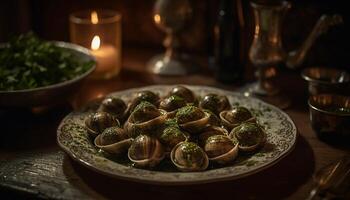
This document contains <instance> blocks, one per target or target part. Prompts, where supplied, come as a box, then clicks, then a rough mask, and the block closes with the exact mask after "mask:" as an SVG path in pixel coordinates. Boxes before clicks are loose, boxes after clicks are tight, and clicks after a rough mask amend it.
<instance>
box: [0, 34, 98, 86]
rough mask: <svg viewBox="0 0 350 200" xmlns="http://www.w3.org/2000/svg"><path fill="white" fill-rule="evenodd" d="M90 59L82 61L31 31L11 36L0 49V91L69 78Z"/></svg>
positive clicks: (76, 74)
mask: <svg viewBox="0 0 350 200" xmlns="http://www.w3.org/2000/svg"><path fill="white" fill-rule="evenodd" d="M93 64H94V62H92V61H91V62H82V61H80V60H79V58H78V57H77V56H76V55H74V54H73V53H72V51H70V50H67V49H63V48H61V47H58V46H56V45H55V44H54V43H52V42H48V41H44V40H41V39H39V38H38V37H36V36H35V35H34V34H33V33H28V34H25V35H20V36H17V37H14V38H13V39H11V40H10V42H9V43H8V44H7V45H6V46H4V47H2V48H0V90H5V91H10V90H22V89H32V88H37V87H43V86H47V85H52V84H56V83H60V82H64V81H67V80H71V79H73V78H75V77H77V76H79V75H81V74H83V73H85V72H86V71H88V70H89V69H91V67H92V65H93Z"/></svg>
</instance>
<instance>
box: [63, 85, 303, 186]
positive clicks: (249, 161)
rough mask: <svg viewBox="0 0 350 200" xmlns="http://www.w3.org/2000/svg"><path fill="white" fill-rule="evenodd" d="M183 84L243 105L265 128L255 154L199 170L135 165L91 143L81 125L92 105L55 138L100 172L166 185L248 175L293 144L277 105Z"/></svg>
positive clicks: (161, 90)
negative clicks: (104, 151) (225, 97)
mask: <svg viewBox="0 0 350 200" xmlns="http://www.w3.org/2000/svg"><path fill="white" fill-rule="evenodd" d="M185 86H186V87H188V88H189V89H191V90H192V91H193V92H194V93H195V94H196V95H198V96H204V95H205V94H208V93H216V94H223V95H226V96H227V97H228V99H229V101H230V103H231V104H232V105H240V106H245V107H247V108H248V109H250V110H251V111H252V113H253V114H254V115H255V117H256V118H257V119H258V121H259V123H260V124H262V125H263V126H264V128H265V130H266V133H267V143H266V144H265V146H264V147H263V148H262V149H261V150H260V151H259V152H257V153H255V154H252V155H244V156H241V155H239V156H238V158H237V159H236V161H235V162H234V163H233V164H232V165H229V166H224V167H220V168H211V169H207V170H206V171H202V172H179V171H159V170H158V171H157V170H147V169H138V168H134V167H131V166H129V165H126V164H125V163H118V162H116V161H115V160H113V159H110V158H109V157H106V156H105V154H104V153H101V151H99V150H98V149H97V148H96V147H95V146H94V144H93V143H92V141H91V139H90V138H89V136H88V133H87V131H86V130H85V125H84V120H85V118H86V117H87V116H88V115H89V114H91V113H92V112H93V109H88V108H86V109H84V110H81V111H75V112H72V113H70V114H69V115H67V116H66V117H65V118H64V119H63V120H62V122H61V124H60V125H59V127H58V130H57V142H58V144H59V146H60V147H61V148H62V149H63V150H64V151H65V152H66V153H67V154H68V155H69V156H71V157H72V158H73V159H74V160H76V161H78V162H79V163H81V164H83V165H85V166H87V167H88V168H90V169H92V170H94V171H97V172H100V173H102V174H104V175H108V176H112V177H116V178H120V179H125V180H130V181H137V182H146V183H153V184H168V185H171V184H173V185H174V184H198V183H208V182H214V181H222V180H232V179H237V178H241V177H244V176H248V175H251V174H253V173H256V172H258V171H261V170H263V169H266V168H268V167H270V166H272V165H273V164H275V163H277V162H278V161H279V160H281V159H282V158H283V157H285V156H286V155H287V154H288V153H289V152H290V151H292V149H293V148H294V145H295V142H296V138H297V129H296V127H295V125H294V123H293V121H292V120H291V118H290V117H289V116H288V115H287V114H286V113H284V112H283V111H281V110H280V109H278V108H277V107H275V106H273V105H270V104H267V103H265V102H263V101H260V100H258V99H255V98H251V97H244V96H242V95H241V94H239V93H235V92H231V91H226V90H221V89H217V88H212V87H207V86H191V85H185ZM173 87H174V86H173V85H154V86H148V87H143V88H134V89H129V90H124V91H118V92H114V93H111V94H109V95H108V96H116V97H120V98H122V99H123V100H125V101H129V100H130V99H131V97H132V94H134V93H135V92H137V91H142V90H150V91H153V92H156V93H158V94H159V95H160V96H164V95H166V94H167V93H168V92H169V91H170V90H171V88H173Z"/></svg>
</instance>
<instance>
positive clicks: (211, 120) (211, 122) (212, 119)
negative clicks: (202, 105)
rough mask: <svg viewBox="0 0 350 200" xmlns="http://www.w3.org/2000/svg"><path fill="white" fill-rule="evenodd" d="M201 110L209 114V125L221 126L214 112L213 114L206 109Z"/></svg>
mask: <svg viewBox="0 0 350 200" xmlns="http://www.w3.org/2000/svg"><path fill="white" fill-rule="evenodd" d="M203 111H204V112H206V113H208V114H209V122H208V123H209V125H211V126H221V124H222V123H221V120H220V118H219V117H218V116H217V115H216V114H214V113H213V112H212V111H210V110H207V109H204V110H203Z"/></svg>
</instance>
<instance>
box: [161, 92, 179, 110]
mask: <svg viewBox="0 0 350 200" xmlns="http://www.w3.org/2000/svg"><path fill="white" fill-rule="evenodd" d="M184 106H186V101H185V99H183V98H182V97H179V96H176V95H172V96H169V97H166V98H164V99H163V100H162V101H161V102H160V104H159V108H160V109H163V110H165V111H167V112H171V111H174V110H176V109H178V108H181V107H184Z"/></svg>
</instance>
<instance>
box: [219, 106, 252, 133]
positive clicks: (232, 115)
mask: <svg viewBox="0 0 350 200" xmlns="http://www.w3.org/2000/svg"><path fill="white" fill-rule="evenodd" d="M219 116H220V119H221V120H222V124H223V125H224V126H225V127H226V128H227V129H228V130H232V129H233V128H234V127H236V126H238V125H240V124H241V123H243V122H254V121H255V118H254V117H253V115H252V113H251V112H250V111H249V110H248V109H247V108H245V107H242V106H239V107H234V108H233V109H232V110H224V111H222V112H220V115H219Z"/></svg>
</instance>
